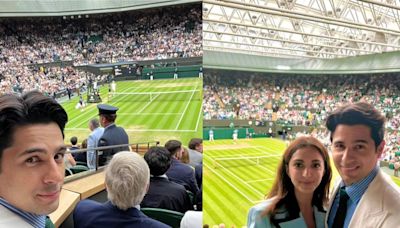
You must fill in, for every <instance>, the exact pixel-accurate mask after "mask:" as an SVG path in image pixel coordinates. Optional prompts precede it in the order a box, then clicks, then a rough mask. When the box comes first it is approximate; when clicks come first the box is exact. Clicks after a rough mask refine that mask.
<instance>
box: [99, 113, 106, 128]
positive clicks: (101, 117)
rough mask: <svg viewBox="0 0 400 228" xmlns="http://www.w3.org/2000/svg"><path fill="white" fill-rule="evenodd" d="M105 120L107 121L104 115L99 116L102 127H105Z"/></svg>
mask: <svg viewBox="0 0 400 228" xmlns="http://www.w3.org/2000/svg"><path fill="white" fill-rule="evenodd" d="M104 120H105V118H104V116H103V115H99V121H100V125H101V126H102V127H105V123H104Z"/></svg>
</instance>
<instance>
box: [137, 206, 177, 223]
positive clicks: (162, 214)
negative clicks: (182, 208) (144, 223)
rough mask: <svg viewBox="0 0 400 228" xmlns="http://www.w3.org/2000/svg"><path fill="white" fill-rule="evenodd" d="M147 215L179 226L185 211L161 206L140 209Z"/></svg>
mask: <svg viewBox="0 0 400 228" xmlns="http://www.w3.org/2000/svg"><path fill="white" fill-rule="evenodd" d="M140 210H141V211H142V212H143V213H144V214H145V215H147V216H149V217H150V218H152V219H155V220H158V221H160V222H162V223H165V224H167V225H170V226H172V227H173V228H179V227H180V225H181V220H182V217H183V213H181V212H177V211H171V210H167V209H161V208H149V207H148V208H141V209H140Z"/></svg>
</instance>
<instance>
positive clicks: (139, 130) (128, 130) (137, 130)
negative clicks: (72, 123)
mask: <svg viewBox="0 0 400 228" xmlns="http://www.w3.org/2000/svg"><path fill="white" fill-rule="evenodd" d="M65 130H69V131H87V130H89V128H65ZM125 131H126V132H197V131H196V130H173V129H125Z"/></svg>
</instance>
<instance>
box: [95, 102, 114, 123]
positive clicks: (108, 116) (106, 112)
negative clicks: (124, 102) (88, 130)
mask: <svg viewBox="0 0 400 228" xmlns="http://www.w3.org/2000/svg"><path fill="white" fill-rule="evenodd" d="M97 108H98V109H99V115H100V124H101V126H102V127H107V126H108V125H110V124H112V123H114V122H115V119H116V118H117V111H118V108H117V107H114V106H111V105H107V104H98V105H97Z"/></svg>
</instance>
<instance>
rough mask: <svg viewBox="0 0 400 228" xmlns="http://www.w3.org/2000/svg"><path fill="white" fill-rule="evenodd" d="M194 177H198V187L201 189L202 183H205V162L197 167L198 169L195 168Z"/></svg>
mask: <svg viewBox="0 0 400 228" xmlns="http://www.w3.org/2000/svg"><path fill="white" fill-rule="evenodd" d="M194 175H195V177H196V182H197V186H199V188H201V185H202V181H203V162H201V163H200V164H198V165H196V167H195V168H194Z"/></svg>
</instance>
